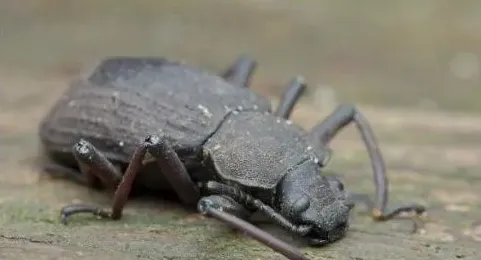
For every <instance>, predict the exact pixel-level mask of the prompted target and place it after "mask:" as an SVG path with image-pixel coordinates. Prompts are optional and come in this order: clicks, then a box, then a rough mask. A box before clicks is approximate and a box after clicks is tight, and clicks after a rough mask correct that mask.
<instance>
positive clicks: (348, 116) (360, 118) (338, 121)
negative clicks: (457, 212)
mask: <svg viewBox="0 0 481 260" xmlns="http://www.w3.org/2000/svg"><path fill="white" fill-rule="evenodd" d="M352 122H354V123H355V125H356V126H357V128H358V130H359V132H360V133H361V137H362V139H363V141H364V143H365V145H366V148H367V151H368V153H369V157H370V158H371V164H372V168H373V172H374V182H375V184H376V201H375V203H374V207H373V208H372V216H373V218H374V219H375V220H379V221H384V220H389V219H391V218H393V217H396V216H397V215H399V214H401V213H403V212H413V211H414V212H416V214H418V215H420V214H422V213H424V212H425V211H426V208H425V207H424V206H423V205H419V204H412V205H406V206H400V207H397V208H394V209H392V210H390V211H388V210H387V209H386V206H387V203H388V195H389V190H388V179H387V176H386V166H385V164H384V159H383V157H382V156H381V152H380V151H379V148H378V144H377V141H376V139H375V137H374V133H373V130H372V129H371V127H370V125H369V123H368V121H367V119H366V118H365V117H364V115H363V114H362V113H360V112H359V110H358V109H357V108H356V107H355V106H352V105H347V104H345V105H340V106H339V107H338V108H337V109H336V110H335V111H334V112H333V113H332V114H331V115H329V116H328V117H327V118H326V119H325V120H324V121H322V122H320V123H319V124H317V125H316V126H314V127H313V129H312V131H311V137H312V140H315V141H317V144H316V145H318V146H319V147H325V146H327V144H328V143H329V142H330V141H331V140H332V139H333V138H334V136H335V135H336V134H337V133H338V132H339V131H340V130H342V129H343V128H344V127H346V126H347V125H348V124H349V123H352Z"/></svg>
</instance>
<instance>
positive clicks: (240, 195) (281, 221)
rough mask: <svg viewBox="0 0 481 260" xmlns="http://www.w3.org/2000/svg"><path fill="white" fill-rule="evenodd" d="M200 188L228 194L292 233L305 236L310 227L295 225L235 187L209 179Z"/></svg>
mask: <svg viewBox="0 0 481 260" xmlns="http://www.w3.org/2000/svg"><path fill="white" fill-rule="evenodd" d="M202 188H204V189H205V190H206V191H207V192H208V193H210V194H218V195H225V196H229V197H231V198H232V199H234V201H236V202H237V203H239V204H241V205H244V206H245V207H246V208H247V209H249V210H252V211H255V210H259V211H261V212H262V213H263V214H264V215H266V216H267V217H268V218H269V219H271V220H272V221H274V223H276V224H277V225H279V226H281V227H283V228H284V229H286V230H288V231H290V232H292V233H294V234H297V235H300V236H305V235H306V234H307V233H308V232H309V231H310V230H311V228H312V226H310V225H295V224H293V223H291V222H290V221H289V220H288V219H286V218H285V217H284V216H282V215H281V214H279V213H278V212H276V211H275V210H274V209H273V208H272V207H270V206H269V205H266V204H265V203H263V202H262V201H260V200H259V199H256V198H254V197H252V196H251V195H249V194H247V193H245V192H243V191H241V190H240V189H237V188H235V187H232V186H229V185H225V184H222V183H219V182H215V181H209V182H207V183H206V184H205V186H203V187H202Z"/></svg>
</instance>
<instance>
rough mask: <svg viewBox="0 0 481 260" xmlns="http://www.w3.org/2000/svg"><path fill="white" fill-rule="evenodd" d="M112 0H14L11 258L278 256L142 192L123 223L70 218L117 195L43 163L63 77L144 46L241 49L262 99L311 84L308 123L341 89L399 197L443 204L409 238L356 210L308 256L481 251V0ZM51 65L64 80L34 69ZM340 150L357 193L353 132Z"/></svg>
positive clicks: (226, 54)
mask: <svg viewBox="0 0 481 260" xmlns="http://www.w3.org/2000/svg"><path fill="white" fill-rule="evenodd" d="M98 2H99V1H94V0H84V1H56V0H37V1H0V165H1V171H0V259H2V260H3V259H6V260H8V259H15V260H16V259H31V258H36V259H116V260H123V259H214V260H215V259H256V258H257V259H279V258H280V257H279V255H278V254H275V253H273V252H272V251H270V250H268V249H266V248H265V247H263V246H261V245H259V244H258V243H256V242H255V241H252V240H250V239H248V238H244V237H242V236H241V235H239V234H235V233H232V232H230V231H228V229H226V228H225V227H224V226H223V225H221V224H219V223H218V222H215V221H211V220H198V219H195V218H192V217H189V216H190V214H191V213H190V212H186V211H185V210H183V209H182V208H180V207H178V205H176V204H172V203H170V204H169V203H163V202H161V201H155V200H149V201H140V200H137V201H132V202H130V203H129V204H128V206H127V210H126V214H125V218H123V219H122V221H119V222H115V223H109V222H104V221H95V220H91V218H89V217H88V216H85V217H84V218H83V220H82V218H80V217H79V218H76V220H78V222H77V221H76V222H75V223H72V224H71V225H69V226H67V227H64V226H62V225H60V223H59V216H58V210H59V209H60V207H61V206H62V205H64V204H65V203H69V202H72V201H74V200H81V201H85V202H96V203H98V204H101V205H104V206H108V205H109V203H110V196H108V195H106V194H102V193H98V192H94V191H89V190H87V189H85V188H83V187H79V186H77V185H75V184H73V183H70V182H65V181H62V180H51V179H49V178H47V177H46V176H41V175H40V174H39V172H38V170H37V169H35V168H34V166H33V165H34V161H35V160H36V157H37V156H38V150H37V148H38V147H37V141H38V139H37V136H36V126H37V123H38V120H40V118H41V117H42V116H43V114H44V113H45V111H46V109H48V106H50V105H51V104H52V102H54V100H55V99H56V98H57V97H58V95H59V94H60V92H61V91H62V90H63V88H64V87H65V84H66V83H67V81H66V79H65V78H64V74H65V73H68V74H71V73H72V72H78V69H79V68H80V67H82V66H83V64H84V63H89V62H90V61H93V60H95V59H97V58H99V57H102V56H106V55H136V54H137V55H167V56H169V57H173V58H180V59H186V60H187V61H189V62H192V63H196V64H203V65H205V66H210V68H214V69H221V68H223V67H224V66H225V65H226V64H228V63H229V62H231V61H232V60H233V59H234V58H235V57H236V56H237V55H238V54H239V53H243V52H248V53H249V54H251V55H252V56H253V57H254V58H256V59H257V60H258V61H259V70H258V72H256V77H255V78H254V80H253V83H254V88H255V89H256V90H259V91H261V92H263V93H268V94H273V93H275V94H276V95H277V94H278V93H280V92H281V90H282V87H281V86H282V84H283V83H285V82H287V81H289V80H290V78H291V77H292V76H293V74H294V73H300V74H302V75H304V76H305V77H306V79H308V81H309V83H310V87H309V91H308V93H307V98H306V99H305V101H306V103H305V104H304V105H302V106H300V107H298V108H297V109H296V112H295V119H294V120H295V121H296V122H298V123H301V124H302V125H303V126H305V127H310V126H312V125H313V124H314V123H315V121H316V120H318V119H320V118H322V117H323V116H325V115H326V113H328V112H329V111H330V110H331V109H333V106H332V105H334V104H335V103H336V101H337V100H338V99H342V100H353V101H355V102H356V103H360V102H361V103H366V104H375V105H376V107H367V106H361V109H362V110H363V111H364V112H365V114H366V116H367V117H368V118H369V120H370V121H371V122H372V123H373V128H374V130H375V131H376V134H377V135H378V137H379V138H378V139H379V141H380V143H381V149H382V151H383V154H384V155H385V159H386V161H387V166H388V169H389V178H390V181H391V191H392V193H391V199H392V203H393V204H398V203H406V202H411V201H417V202H421V203H425V204H426V205H427V206H428V207H429V222H428V223H427V225H426V228H425V231H424V232H423V233H418V234H409V230H410V228H411V223H410V222H409V221H405V220H396V221H391V222H387V223H374V222H373V221H372V220H371V219H370V218H369V217H368V216H367V215H366V214H365V212H364V209H363V208H358V209H356V210H355V211H354V214H353V215H352V221H353V227H352V229H351V231H350V232H349V234H348V236H347V237H346V238H345V239H343V240H341V241H339V242H338V243H336V244H334V245H332V246H329V247H326V248H322V249H309V248H303V251H305V252H306V253H307V254H309V256H311V257H312V258H313V259H349V260H353V259H355V260H361V259H363V260H378V259H379V260H385V259H406V260H415V259H416V260H418V259H427V260H431V259H442V260H444V259H479V258H480V257H476V254H477V255H481V249H479V248H480V245H481V228H477V229H476V228H473V227H472V226H471V224H472V223H473V222H474V221H475V220H481V199H480V196H481V170H480V169H481V163H480V162H481V114H480V112H479V111H481V106H480V104H481V103H480V102H479V97H480V95H481V88H479V86H480V84H481V82H480V77H479V71H480V70H479V61H478V60H479V59H478V57H477V56H476V53H481V37H479V31H480V30H479V28H478V27H479V25H480V24H481V23H480V22H479V19H480V17H481V15H480V14H479V11H478V10H480V9H479V8H478V7H479V2H476V1H470V2H469V3H465V2H464V3H463V4H460V3H459V2H456V1H422V3H421V1H397V2H389V3H388V2H386V1H364V2H363V4H362V5H359V4H358V2H355V1H281V0H277V1H260V0H253V1H245V0H244V1H234V0H231V1H221V0H204V1H188V0H184V1H182V0H177V1H105V2H108V3H111V5H107V4H103V5H101V4H99V3H98ZM386 3H387V4H386ZM214 10H215V11H214ZM107 32H108V33H107ZM52 68H53V69H54V70H55V72H56V73H57V72H59V71H60V72H61V73H58V74H61V75H60V76H59V75H58V74H56V75H54V76H52V77H50V76H48V77H47V76H42V77H40V78H35V76H34V75H35V74H37V75H38V74H39V73H41V74H42V75H46V72H45V71H46V70H48V71H49V72H51V70H50V69H52ZM23 70H25V71H26V73H22V72H21V71H23ZM264 83H269V84H264ZM271 86H273V87H271ZM315 90H319V91H318V92H317V91H315ZM329 104H331V105H329ZM393 106H398V107H399V106H400V107H410V108H413V107H417V108H419V110H416V109H414V108H413V110H409V111H408V110H406V109H400V110H393V109H389V108H387V107H393ZM421 108H423V109H428V110H431V111H433V112H422V111H421ZM446 109H448V110H454V109H459V110H464V111H474V113H476V114H474V115H468V114H467V113H466V114H449V113H443V112H441V110H446ZM332 148H333V149H334V151H335V154H334V158H333V161H332V162H331V164H330V167H329V170H330V171H332V172H335V173H337V174H339V175H340V176H342V178H343V180H344V181H345V184H346V186H347V187H348V188H349V189H352V190H355V191H358V192H371V191H372V190H373V185H372V178H371V173H370V166H369V164H368V160H367V159H368V157H367V154H366V153H365V151H364V148H363V146H362V144H361V142H360V139H359V137H358V135H357V133H356V131H355V129H354V128H353V127H351V128H350V129H349V130H348V131H345V132H343V134H342V135H341V136H340V137H339V139H336V140H335V141H334V143H333V146H332ZM286 239H287V238H286Z"/></svg>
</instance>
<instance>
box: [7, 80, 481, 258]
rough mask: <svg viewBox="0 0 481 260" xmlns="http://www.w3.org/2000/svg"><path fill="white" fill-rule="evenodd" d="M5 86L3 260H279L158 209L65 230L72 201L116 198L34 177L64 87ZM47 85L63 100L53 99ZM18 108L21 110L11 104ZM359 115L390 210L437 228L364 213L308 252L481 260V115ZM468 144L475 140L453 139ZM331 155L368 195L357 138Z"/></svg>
mask: <svg viewBox="0 0 481 260" xmlns="http://www.w3.org/2000/svg"><path fill="white" fill-rule="evenodd" d="M8 77H9V78H10V79H11V80H9V81H4V82H5V83H6V84H5V85H4V86H3V87H4V88H3V92H4V93H6V94H7V95H8V96H9V97H10V98H13V100H12V99H10V100H9V102H8V103H3V102H2V105H1V109H0V111H1V112H0V128H1V130H2V135H1V137H0V144H1V145H0V155H1V156H0V158H1V164H2V175H1V178H0V226H1V228H0V258H1V259H26V258H29V257H33V256H35V257H37V258H39V259H60V258H61V259H100V258H102V259H133V258H138V259H256V258H258V259H279V257H280V256H279V255H278V254H276V253H273V252H272V251H271V250H269V249H266V248H264V247H263V246H262V245H260V244H258V243H257V242H255V241H252V240H251V239H248V238H245V237H243V236H241V235H240V234H236V233H233V232H231V231H229V230H228V229H226V228H225V227H224V226H223V225H222V224H219V223H218V222H216V221H213V220H205V219H196V218H191V217H190V216H191V214H192V213H191V212H187V211H186V210H184V209H182V208H180V207H179V206H178V205H176V204H173V203H167V202H162V201H158V200H148V201H145V200H142V201H140V200H137V201H132V202H131V203H129V204H128V207H127V210H126V214H125V217H124V218H123V219H122V220H121V221H119V222H104V221H97V220H93V219H91V218H89V216H84V217H78V218H76V219H75V221H74V222H72V224H71V225H69V226H67V227H64V226H63V225H61V224H60V222H59V219H58V210H59V208H60V207H61V206H62V205H64V204H65V203H69V202H72V201H73V200H81V201H86V202H96V203H99V204H101V205H104V206H106V207H107V206H108V205H109V199H110V197H109V196H108V195H105V194H102V193H98V192H94V191H89V190H87V189H85V188H83V187H80V186H77V185H76V184H73V183H70V182H66V181H63V180H52V179H50V178H48V177H46V176H43V175H40V174H39V172H38V171H37V169H35V168H34V165H35V164H34V162H35V160H36V157H37V156H38V151H37V137H36V128H35V127H36V124H37V123H38V120H39V119H40V118H41V116H42V115H43V113H44V112H45V110H46V109H47V108H48V105H46V104H51V102H53V100H54V99H55V96H56V95H58V93H60V91H61V90H62V89H63V88H64V86H65V85H64V84H65V81H61V80H58V79H52V80H47V79H35V80H32V79H28V78H25V77H13V79H12V76H11V75H9V76H8ZM33 84H35V85H36V86H37V89H33V88H32V89H31V91H30V92H29V93H23V91H22V89H20V88H15V86H33ZM47 87H48V88H49V89H50V90H51V91H52V93H56V94H52V93H45V91H43V90H44V89H45V88H47ZM4 97H5V96H3V97H2V101H4ZM26 100H30V101H29V102H26ZM16 102H18V103H16ZM20 102H23V104H24V106H22V107H18V106H17V107H16V108H14V107H11V106H10V105H8V104H9V103H10V104H17V105H18V104H19V103H20ZM360 108H361V109H362V110H363V111H365V114H366V116H367V117H368V118H369V119H370V121H371V122H372V124H373V128H374V129H375V130H376V133H377V135H378V137H379V138H378V139H379V141H380V143H381V149H382V151H383V153H384V155H385V158H386V161H387V164H388V167H389V177H390V181H391V187H392V188H391V190H392V195H391V202H392V204H397V203H403V202H405V203H406V202H412V201H417V202H421V203H425V204H426V205H427V206H428V207H429V220H428V222H427V224H426V226H425V230H424V231H423V232H421V233H418V234H409V231H410V229H411V227H412V223H411V222H410V221H408V220H402V219H401V220H395V221H391V222H386V223H374V222H373V221H372V220H371V219H370V218H369V217H368V216H367V215H366V214H365V213H366V212H365V211H364V209H363V208H362V207H360V208H358V209H356V210H355V211H354V214H353V216H352V221H353V227H352V228H351V230H350V232H349V234H348V236H347V237H346V238H345V239H344V240H342V241H339V242H338V243H336V244H334V245H332V246H329V247H326V248H322V249H312V248H307V247H304V248H303V251H304V252H306V254H307V255H309V256H310V257H312V259H340V260H341V259H358V260H360V259H364V260H377V259H406V260H415V259H416V260H417V259H475V256H476V255H481V249H480V247H479V245H480V243H481V242H478V241H479V240H481V232H480V230H479V228H478V230H477V233H476V230H475V229H472V228H470V225H471V223H472V222H473V221H474V220H476V219H480V220H481V214H480V212H481V202H480V199H479V191H480V190H481V174H479V171H478V169H479V165H478V162H479V160H480V158H481V148H479V147H478V146H477V145H476V142H477V141H478V143H479V140H481V132H480V131H479V129H478V128H479V125H480V124H478V122H481V117H479V116H467V115H464V116H457V115H448V114H442V113H431V112H430V113H427V112H420V111H396V110H385V109H380V108H372V107H366V106H361V107H360ZM315 111H316V109H315V106H314V105H313V104H311V105H306V104H303V105H301V106H299V107H298V109H297V110H296V112H295V114H294V120H295V121H296V122H298V123H300V124H302V125H303V126H305V127H307V128H308V127H310V126H311V125H312V124H313V123H315V121H316V120H318V119H320V118H322V117H323V116H325V113H321V114H318V113H316V112H315ZM326 112H327V111H326ZM446 122H449V124H447V123H446ZM434 126H435V127H434ZM466 135H467V136H470V141H469V142H468V141H464V142H462V143H460V142H458V141H456V140H459V139H463V138H462V137H463V136H466ZM457 136H460V138H457ZM471 142H473V143H474V144H473V143H471ZM332 148H333V149H334V151H335V154H334V157H333V160H332V162H331V165H330V168H329V170H330V171H334V172H336V173H339V174H338V175H340V176H341V177H342V178H343V180H344V181H345V183H346V186H347V187H348V188H349V189H352V190H355V191H360V192H369V193H371V191H372V190H373V186H372V180H371V175H370V174H371V173H370V166H369V164H368V161H367V155H366V154H365V152H364V147H363V146H362V144H361V143H360V139H359V137H358V135H357V132H356V130H355V128H354V127H351V128H349V130H346V131H345V132H343V133H342V134H341V135H340V136H339V139H336V141H335V142H334V143H333V145H332ZM266 228H267V229H269V230H271V231H272V232H275V233H276V234H279V235H282V236H285V234H284V233H282V232H280V231H279V230H277V229H273V230H272V227H270V226H267V227H266ZM285 239H287V240H291V238H290V237H285ZM42 257H43V258H42Z"/></svg>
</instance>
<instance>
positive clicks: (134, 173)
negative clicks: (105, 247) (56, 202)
mask: <svg viewBox="0 0 481 260" xmlns="http://www.w3.org/2000/svg"><path fill="white" fill-rule="evenodd" d="M256 66H257V62H256V61H255V60H253V59H251V58H249V57H248V56H246V55H242V56H239V58H238V59H237V60H236V61H235V62H233V64H232V65H230V66H229V67H228V68H227V69H226V70H225V71H224V72H222V73H219V74H213V73H210V72H207V71H205V70H202V69H200V68H198V67H195V66H191V65H187V64H185V63H181V62H176V61H171V60H168V59H166V58H163V57H127V56H117V57H108V58H105V59H104V60H102V61H101V62H100V63H99V64H98V65H97V66H96V67H95V69H94V70H93V71H92V72H91V73H90V75H89V76H88V77H86V78H81V79H78V80H75V81H74V82H72V84H71V86H70V87H69V88H68V89H67V90H66V91H65V93H64V94H63V95H62V96H61V98H60V99H59V100H58V101H57V103H56V104H55V105H54V106H53V107H52V108H51V110H50V111H49V112H48V114H47V115H46V116H45V118H44V119H43V120H42V122H41V123H40V126H39V135H40V140H41V142H42V144H43V147H44V150H45V152H46V154H47V155H48V158H49V159H50V164H47V165H46V168H47V169H50V170H53V169H55V170H62V172H63V173H65V174H66V176H69V177H71V178H75V179H76V180H78V181H81V182H83V183H85V184H86V185H88V186H89V187H105V188H108V189H111V190H115V195H114V198H113V205H112V209H111V211H107V210H104V209H101V208H100V207H97V206H93V205H88V204H71V205H66V206H65V207H64V208H62V210H61V215H62V221H63V222H64V223H66V221H67V218H68V217H69V216H71V215H72V214H76V213H80V212H88V213H93V214H94V215H96V216H100V217H104V218H108V219H113V220H118V219H120V218H121V215H122V210H123V208H124V206H125V204H126V202H127V199H128V197H129V194H130V192H131V190H132V189H133V188H134V187H136V188H140V189H151V190H171V191H173V192H174V193H175V194H176V195H177V197H178V198H179V200H180V201H181V202H182V203H183V204H185V205H190V206H197V209H198V210H199V211H200V212H202V213H204V214H207V215H209V216H211V217H214V218H217V219H219V220H221V221H224V222H226V223H227V224H230V225H232V226H234V227H236V228H238V229H242V230H244V231H246V232H250V234H251V235H252V236H253V237H254V238H256V239H259V240H260V241H261V242H264V243H265V244H267V245H268V246H271V247H272V248H274V249H275V250H278V251H279V252H281V253H282V254H284V255H286V256H287V257H289V258H291V259H305V258H303V256H302V255H301V254H300V253H299V252H298V251H296V250H295V249H294V248H291V247H289V246H288V245H287V244H285V243H283V242H282V241H280V240H276V239H275V238H274V237H272V236H270V235H269V234H267V233H266V232H263V231H262V230H260V229H256V228H255V227H254V226H252V225H251V224H250V223H249V222H248V219H249V217H250V216H251V214H252V213H253V212H255V211H260V212H261V213H263V214H264V215H265V216H267V217H268V218H269V219H270V220H272V221H273V222H274V223H276V224H277V225H279V226H281V227H283V228H284V229H286V230H288V231H290V232H292V233H293V234H296V235H299V236H300V237H302V238H305V239H306V240H307V241H308V243H309V244H310V245H314V246H316V245H317V246H321V245H325V244H329V243H331V242H334V241H336V240H338V239H340V238H342V237H343V236H344V234H345V232H346V229H347V228H348V218H349V214H350V211H351V209H352V208H353V206H354V201H360V199H361V198H366V196H362V195H360V194H357V195H355V194H352V195H353V196H351V195H350V194H351V193H348V192H347V191H346V190H345V189H344V186H343V184H342V182H341V181H340V180H339V179H337V178H335V177H328V176H323V175H321V174H320V172H321V169H322V168H323V167H325V166H326V164H327V162H328V161H329V158H330V149H329V148H328V145H329V142H330V141H331V140H332V139H333V138H334V137H335V136H336V134H337V133H338V132H339V131H340V130H342V129H343V128H344V127H346V126H347V125H349V124H350V123H354V124H355V125H356V126H357V128H358V130H359V131H360V133H361V137H362V139H363V141H364V143H365V145H366V147H367V151H368V153H369V156H370V159H371V163H372V168H373V172H374V180H375V184H376V197H375V198H376V199H375V201H374V202H375V203H368V205H371V209H370V210H371V212H372V213H371V214H372V217H373V218H374V219H375V220H379V221H383V220H388V219H391V218H392V217H394V216H397V215H398V214H400V213H401V212H407V211H410V212H412V211H414V212H416V213H417V214H421V213H423V212H424V211H425V207H424V206H422V205H418V204H412V205H407V206H402V207H398V208H394V209H392V210H387V207H386V206H387V202H388V179H387V177H386V173H385V164H384V161H383V158H382V156H381V153H380V151H379V148H378V145H377V142H376V140H375V137H374V134H373V131H372V129H371V127H370V125H369V124H368V121H367V119H366V118H365V117H364V116H363V115H362V113H360V112H359V110H358V109H357V108H356V107H355V106H353V105H349V104H344V105H340V106H339V107H338V108H337V109H336V110H335V111H334V112H332V114H330V115H329V116H328V117H327V118H326V119H324V120H323V121H321V122H320V123H318V124H317V125H316V126H314V127H313V128H312V129H311V131H310V132H307V131H305V130H303V129H302V128H301V127H299V126H297V125H295V124H293V123H292V122H291V121H289V116H290V114H291V112H292V110H293V107H294V106H295V103H296V102H297V100H298V99H299V97H300V96H301V94H302V93H303V91H304V89H305V88H306V86H307V85H306V82H305V80H303V79H302V77H300V76H298V77H295V78H294V79H293V80H292V81H291V82H290V83H289V84H288V85H287V86H286V89H285V92H284V94H283V96H282V98H281V101H280V103H279V105H278V107H277V110H276V111H275V112H272V110H271V104H270V102H269V100H267V99H266V98H265V97H262V96H260V95H258V94H256V93H255V92H253V91H251V90H250V89H249V85H250V79H251V77H252V74H253V72H254V71H255V68H256ZM49 167H50V168H49ZM79 173H81V174H79ZM364 202H370V199H365V200H364Z"/></svg>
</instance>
